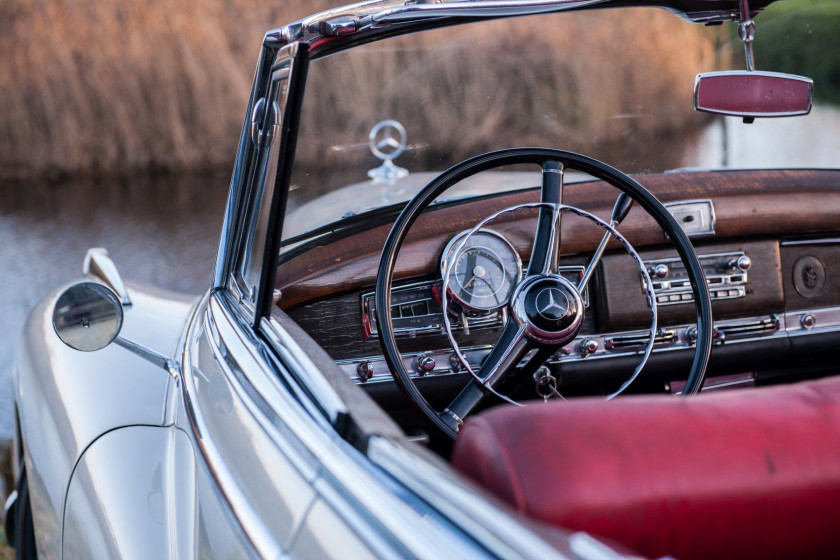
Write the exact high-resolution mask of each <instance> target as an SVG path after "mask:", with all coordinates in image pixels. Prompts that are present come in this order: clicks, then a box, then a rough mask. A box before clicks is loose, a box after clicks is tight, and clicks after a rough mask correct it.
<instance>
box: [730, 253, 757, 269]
mask: <svg viewBox="0 0 840 560" xmlns="http://www.w3.org/2000/svg"><path fill="white" fill-rule="evenodd" d="M751 266H752V259H751V258H749V257H748V256H747V255H741V256H740V257H738V258H737V259H732V260H731V261H729V268H732V269H738V270H742V271H744V272H746V271H748V270H749V269H750V267H751Z"/></svg>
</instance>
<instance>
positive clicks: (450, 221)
mask: <svg viewBox="0 0 840 560" xmlns="http://www.w3.org/2000/svg"><path fill="white" fill-rule="evenodd" d="M636 179H637V180H638V181H639V182H640V183H642V184H643V185H644V186H645V187H646V188H648V189H649V190H650V191H651V192H653V193H654V194H655V195H656V196H657V197H658V198H659V199H660V200H661V201H662V202H671V201H677V200H690V199H705V198H709V199H712V200H713V201H714V207H715V212H716V225H715V236H714V238H713V241H714V242H721V241H724V240H727V239H745V238H779V237H782V236H797V235H805V234H810V233H819V232H831V231H838V230H840V211H838V210H840V172H838V171H827V170H786V171H716V172H687V173H673V174H661V175H649V176H641V177H636ZM538 196H539V195H538V193H537V192H536V191H526V192H518V193H514V194H509V195H505V196H500V197H496V198H490V199H484V200H480V201H473V202H469V203H466V204H460V205H456V206H450V207H447V208H440V209H433V210H431V211H429V212H427V213H426V214H425V215H423V216H421V218H420V219H419V220H418V221H417V223H416V224H415V226H414V228H413V229H412V232H411V233H410V234H409V237H408V239H407V241H406V244H405V245H404V246H403V248H402V251H401V255H400V258H399V260H398V262H397V268H396V278H397V279H400V278H412V277H423V276H430V275H433V274H434V273H435V271H436V268H437V266H438V261H439V258H440V254H441V252H442V251H443V248H444V246H445V245H446V243H447V242H448V241H449V240H450V239H451V237H452V236H453V235H454V234H456V233H458V232H459V231H462V230H465V229H468V228H470V227H472V226H473V225H474V224H475V223H477V222H478V221H479V220H480V219H482V218H484V217H486V216H488V215H490V214H491V213H493V212H495V211H498V210H500V209H502V208H506V207H509V206H513V205H515V204H519V203H523V202H532V201H535V200H537V198H538ZM616 196H617V191H616V189H614V188H613V187H611V186H609V185H607V184H605V183H603V182H600V181H594V182H588V183H579V184H571V185H567V187H566V189H565V192H564V203H566V204H570V205H574V206H578V207H580V208H582V209H584V210H587V211H589V212H592V213H594V214H595V215H597V216H599V217H601V218H607V217H608V216H609V214H610V211H611V209H612V206H613V204H614V202H615V199H616ZM535 221H536V218H535V213H533V212H528V211H523V212H521V213H519V214H514V215H511V216H507V217H504V216H503V217H501V218H500V220H499V221H498V222H497V223H494V224H493V226H492V227H493V229H495V230H497V231H499V232H500V233H502V234H503V235H505V237H507V239H508V240H510V242H511V243H512V244H513V246H514V247H515V248H516V250H517V251H518V252H519V254H520V255H521V256H522V257H523V258H527V257H528V255H529V253H530V248H531V243H532V237H533V233H534V228H535ZM389 230H390V223H387V224H383V225H379V226H375V227H372V228H371V229H368V230H366V231H362V232H359V233H356V234H354V235H350V236H347V237H344V238H340V239H329V242H328V243H326V244H324V245H321V246H318V247H314V248H312V249H311V250H308V251H306V252H305V253H303V254H300V255H299V256H297V257H295V258H292V259H290V260H287V261H286V262H283V263H282V264H281V266H280V267H278V270H277V274H276V282H275V285H276V287H277V288H279V289H280V290H281V292H282V299H281V301H280V306H281V308H283V309H284V310H290V309H294V308H296V307H298V306H300V305H302V304H305V303H307V302H314V301H318V300H320V299H323V298H327V297H330V296H335V295H338V294H342V293H348V292H353V291H358V290H360V289H362V288H365V287H369V286H371V285H373V284H374V283H375V281H376V270H377V267H378V264H379V255H380V251H381V249H382V246H383V245H384V242H385V238H386V236H387V234H388V231H389ZM621 232H622V233H623V234H624V235H625V237H627V239H628V240H629V241H630V242H631V243H632V244H633V246H634V247H636V248H637V249H641V248H644V247H656V246H662V245H663V244H665V243H666V240H665V238H664V234H663V232H662V230H661V229H660V228H659V226H658V225H657V224H656V223H655V222H654V221H653V219H652V218H650V217H649V216H648V215H647V214H646V213H645V212H644V211H643V210H642V209H641V208H639V207H634V208H633V209H631V211H630V214H629V215H628V216H627V218H626V219H625V221H624V222H623V223H622V225H621ZM600 237H601V232H600V231H599V230H598V229H597V228H592V227H587V226H586V224H583V223H582V222H581V221H580V220H564V222H563V229H562V243H561V253H563V254H567V255H571V254H577V253H586V252H591V251H593V250H594V248H595V247H596V246H597V244H598V242H599V241H600ZM610 247H611V248H613V249H615V248H617V247H618V244H617V243H613V244H611V245H610Z"/></svg>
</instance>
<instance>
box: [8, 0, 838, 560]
mask: <svg viewBox="0 0 840 560" xmlns="http://www.w3.org/2000/svg"><path fill="white" fill-rule="evenodd" d="M770 1H771V0H753V1H752V2H749V3H748V2H747V1H746V0H742V1H741V2H736V1H734V0H640V1H638V2H631V1H626V0H470V1H453V2H450V3H439V2H425V1H408V2H402V1H399V0H374V1H370V2H363V3H360V4H355V5H351V6H348V7H345V8H340V9H334V10H329V11H326V12H323V13H319V14H316V15H314V16H311V17H309V18H306V19H303V20H301V21H298V22H296V23H293V24H290V25H287V26H285V27H281V28H279V29H276V30H273V31H270V32H268V33H267V34H266V35H265V38H264V40H263V42H262V48H261V52H260V58H259V62H258V65H257V70H256V76H255V79H254V83H253V89H252V93H251V97H250V100H249V103H248V109H247V118H246V121H245V125H244V127H243V130H242V134H241V137H240V141H239V149H238V152H237V156H236V163H235V167H234V172H233V178H232V181H231V188H230V195H229V198H228V203H227V209H226V212H225V216H224V222H223V229H222V235H221V241H220V246H219V253H218V259H217V262H216V265H215V269H214V271H213V274H212V284H210V285H209V286H208V291H207V293H206V294H205V295H204V296H203V297H201V298H200V299H197V300H195V299H193V298H189V297H184V296H180V295H175V294H171V293H164V292H161V291H157V290H154V289H152V288H149V287H145V286H139V285H134V284H130V283H128V284H124V283H123V281H122V279H121V278H120V275H119V273H118V271H117V268H116V266H115V265H114V263H113V261H112V260H111V259H110V258H109V256H108V253H107V251H104V250H103V249H91V250H90V251H89V252H88V255H87V257H86V258H85V261H84V266H83V269H84V272H85V274H86V279H85V280H83V281H79V282H75V283H72V284H68V285H65V286H63V287H61V288H60V289H58V290H56V292H55V293H53V294H51V295H49V296H48V297H46V298H45V299H44V300H43V301H42V302H41V303H40V304H39V305H38V306H37V307H36V308H35V309H34V311H33V312H32V314H31V316H30V318H29V320H28V322H27V324H26V326H25V328H24V332H23V335H22V338H21V341H20V343H19V346H18V350H17V354H16V359H15V365H14V372H13V376H14V391H15V393H14V394H15V413H16V418H15V421H16V427H17V429H16V437H15V447H14V449H15V462H14V473H15V477H16V480H17V490H16V491H15V492H14V493H13V494H12V496H10V498H9V501H8V502H7V505H6V515H5V522H6V534H7V535H9V538H10V541H11V543H12V544H13V545H14V546H15V548H16V549H17V554H18V556H19V557H22V558H33V557H36V556H37V557H42V558H59V557H61V558H65V559H72V558H169V557H171V558H194V557H200V558H251V557H261V558H354V559H355V558H367V557H388V558H390V557H408V558H436V559H437V558H484V557H504V558H540V559H548V558H581V559H596V558H597V559H602V558H621V557H631V556H635V555H643V556H648V557H661V556H671V557H677V558H725V557H732V558H744V557H767V558H791V557H796V558H803V557H807V558H813V557H828V556H837V554H838V550H840V532H838V530H837V528H838V527H840V513H838V511H840V508H838V507H837V505H838V504H840V378H836V377H832V374H836V373H838V365H837V358H836V348H837V345H838V343H840V268H838V267H840V239H839V238H838V235H837V233H836V232H837V231H839V230H840V171H838V170H828V169H813V168H811V169H808V168H807V166H808V165H811V164H809V163H808V162H807V161H806V162H805V163H804V165H805V167H806V168H803V165H797V164H796V163H795V162H794V163H793V164H791V165H789V167H790V168H789V169H781V170H779V169H775V170H769V169H763V170H758V169H753V170H732V169H729V170H719V171H715V170H710V169H706V170H701V169H696V168H695V169H682V170H677V171H670V172H665V171H666V170H667V169H669V168H673V167H683V168H685V167H686V166H695V165H697V164H698V162H699V161H701V160H702V161H706V162H707V163H706V165H707V166H709V163H708V161H709V158H708V157H707V156H705V155H703V156H702V157H701V156H700V155H697V154H708V152H709V150H710V149H711V148H710V147H709V146H710V145H713V146H722V148H721V150H720V151H718V152H715V153H716V154H718V155H717V156H715V157H716V158H718V159H716V160H714V163H713V164H712V165H711V166H712V167H715V166H721V165H725V166H730V167H732V166H736V165H737V161H734V158H735V155H733V154H734V151H733V145H734V146H735V147H736V148H738V149H739V150H741V151H743V150H748V149H752V150H753V152H751V153H755V154H757V155H758V156H759V157H762V158H763V159H762V161H764V162H766V164H767V165H766V166H767V167H774V166H778V165H779V164H780V163H781V162H785V161H788V160H786V159H785V158H787V157H788V155H789V154H788V151H789V150H790V145H791V142H787V144H786V143H785V138H777V137H772V136H771V135H772V133H773V131H776V130H786V129H776V128H763V127H764V126H765V123H767V122H770V120H771V119H765V120H762V118H763V117H779V116H792V115H803V114H807V113H808V112H809V111H811V109H812V106H811V98H812V92H813V84H812V82H811V81H810V80H809V79H807V78H801V77H798V76H792V75H786V74H780V73H775V72H764V71H759V70H756V66H757V65H756V62H758V63H760V62H761V60H760V59H758V60H756V59H757V58H758V57H757V56H756V55H754V53H753V44H752V43H753V40H755V41H760V40H761V39H760V38H761V34H760V32H759V33H758V34H756V31H755V22H754V20H753V19H752V18H753V17H755V16H756V14H758V13H759V12H761V11H762V10H763V9H764V8H766V7H767V5H768V4H770ZM606 8H614V9H606ZM660 8H665V9H666V10H662V9H660ZM560 12H570V13H562V14H561V13H560ZM571 12H574V13H571ZM669 12H670V13H669ZM512 16H528V17H521V18H513V17H512ZM759 21H761V20H760V19H759ZM727 22H732V23H727ZM722 23H724V25H721V26H718V25H716V24H722ZM697 24H707V26H702V25H697ZM735 30H737V34H736V33H735V32H734V31H735ZM419 31H423V33H417V32H419ZM739 39H740V41H741V42H743V45H742V44H741V43H739V42H738V41H739ZM208 41H211V42H212V37H208ZM733 44H734V45H735V46H736V48H735V49H732V48H731V47H726V48H724V47H725V46H726V45H733ZM727 48H728V49H729V50H727ZM742 52H743V53H745V54H746V55H747V70H745V71H725V72H722V71H720V69H721V68H722V67H726V66H730V67H732V66H734V67H739V66H740V62H738V61H739V60H742V59H741V56H742ZM757 52H758V51H757ZM721 53H723V54H721ZM698 73H699V75H698V76H697V77H696V81H695V82H694V90H693V95H694V107H692V104H691V98H692V79H694V76H695V75H696V74H698ZM686 78H687V79H686ZM695 108H696V109H697V110H698V111H695ZM710 113H712V114H717V115H730V116H729V117H727V118H725V119H724V118H722V117H719V116H717V117H715V116H710ZM732 116H735V117H737V121H736V120H735V119H734V118H733V117H732ZM756 118H758V120H756ZM741 119H743V120H744V121H746V122H745V123H742V122H741ZM800 119H801V117H800ZM753 120H756V122H755V123H752V124H748V123H749V122H750V121H753ZM794 120H796V119H784V122H792V121H794ZM773 122H782V121H781V120H779V119H773ZM727 123H728V124H727ZM727 127H729V131H728V132H727ZM732 127H742V128H743V129H747V130H757V131H758V134H756V135H753V136H752V137H751V138H752V140H749V141H747V140H744V138H745V136H739V135H738V134H736V133H733V132H732V130H731V129H732ZM738 130H741V128H739V129H738ZM704 131H705V132H704ZM709 131H711V132H709ZM708 134H711V136H710V137H709V136H708ZM783 134H784V133H783ZM788 136H789V134H788ZM709 138H711V139H712V140H709ZM739 139H740V140H739ZM759 140H764V141H763V142H759ZM788 140H789V138H788ZM799 142H801V141H800V140H795V141H794V142H793V143H799ZM535 145H544V146H548V147H543V148H537V147H527V146H535ZM832 149H833V151H834V152H835V153H836V151H837V145H836V144H834V146H833V148H832ZM803 151H804V152H807V153H806V156H810V155H813V154H812V153H810V152H809V149H808V148H806V149H805V150H803ZM577 152H587V153H588V154H591V155H581V154H579V153H577ZM703 157H706V160H703V159H702V158H703ZM727 158H732V160H729V161H728V160H727ZM602 160H604V161H608V162H610V163H612V164H615V165H616V167H621V168H622V169H624V171H619V170H618V169H617V168H616V167H613V166H611V165H609V164H608V163H605V162H604V161H602ZM751 161H752V160H751ZM628 172H629V173H632V174H633V176H631V175H628V174H627V173H628ZM208 268H209V267H208ZM701 389H702V390H703V391H704V394H702V395H698V394H697V393H699V392H700V391H701ZM724 389H728V390H724ZM706 391H708V394H705V392H706Z"/></svg>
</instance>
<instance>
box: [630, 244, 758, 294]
mask: <svg viewBox="0 0 840 560" xmlns="http://www.w3.org/2000/svg"><path fill="white" fill-rule="evenodd" d="M697 257H698V258H699V259H700V265H701V266H702V267H703V273H704V274H705V276H706V282H707V283H708V285H709V295H710V296H711V297H712V299H713V300H719V299H735V298H741V297H744V296H745V295H746V294H747V271H748V270H749V269H750V267H751V266H752V261H751V260H750V258H749V257H748V256H747V255H746V254H745V253H744V252H743V251H733V252H727V253H714V254H710V255H698V256H697ZM645 267H646V268H647V269H648V273H649V274H650V275H651V279H652V280H653V290H654V292H655V294H656V304H657V305H677V304H680V303H694V294H693V293H692V291H691V282H690V281H689V279H688V273H687V271H686V269H685V265H683V263H682V261H681V260H680V259H679V257H671V258H664V259H653V260H646V261H645Z"/></svg>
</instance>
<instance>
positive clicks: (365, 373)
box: [356, 360, 373, 383]
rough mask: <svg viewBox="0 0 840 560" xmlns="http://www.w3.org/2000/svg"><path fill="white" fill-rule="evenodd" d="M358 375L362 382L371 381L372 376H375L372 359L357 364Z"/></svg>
mask: <svg viewBox="0 0 840 560" xmlns="http://www.w3.org/2000/svg"><path fill="white" fill-rule="evenodd" d="M356 375H357V376H358V377H359V381H361V382H362V383H367V382H368V381H370V378H371V377H373V364H372V363H371V361H370V360H365V361H364V362H359V365H358V366H356Z"/></svg>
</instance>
